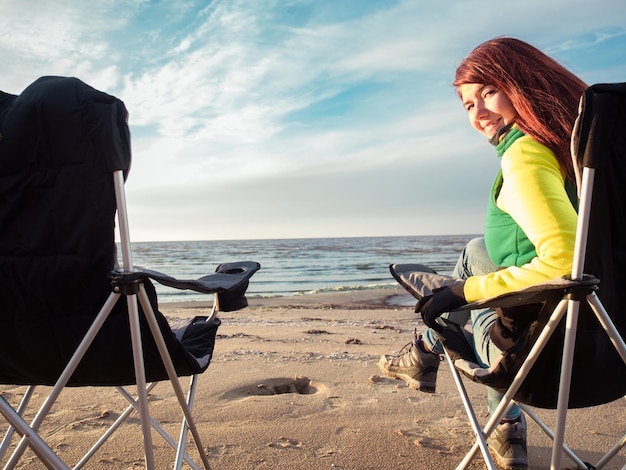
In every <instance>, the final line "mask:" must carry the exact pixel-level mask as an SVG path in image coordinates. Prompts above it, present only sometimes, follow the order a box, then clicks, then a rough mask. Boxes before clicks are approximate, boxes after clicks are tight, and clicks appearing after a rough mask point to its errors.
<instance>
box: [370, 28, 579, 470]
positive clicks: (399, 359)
mask: <svg viewBox="0 0 626 470" xmlns="http://www.w3.org/2000/svg"><path fill="white" fill-rule="evenodd" d="M454 86H455V87H456V90H457V93H458V95H459V97H460V98H461V101H462V103H463V106H464V107H465V109H466V111H467V113H468V117H469V121H470V124H471V125H472V127H473V128H474V129H475V130H476V131H477V132H479V133H481V134H482V135H484V136H485V137H486V138H487V139H489V141H490V142H491V143H492V144H493V145H495V147H496V151H497V154H498V156H499V157H500V160H501V169H500V172H499V173H498V175H497V177H496V179H495V181H494V184H493V187H492V191H491V197H490V200H489V205H488V209H487V216H486V220H485V229H484V237H483V238H479V239H475V240H472V241H471V242H470V243H468V245H467V246H466V247H465V249H464V251H463V253H462V255H461V257H460V259H459V261H458V263H457V265H456V267H455V269H454V272H453V275H454V276H457V277H459V278H460V279H462V280H463V281H464V282H461V283H459V284H456V285H454V286H453V287H447V288H444V289H442V290H440V291H438V292H436V293H435V294H434V295H432V296H430V297H425V298H424V299H422V300H421V301H420V302H419V303H418V306H417V310H418V311H420V312H421V313H422V318H423V319H424V322H425V323H426V324H427V325H428V326H429V327H430V328H428V329H427V330H426V331H425V332H424V333H423V334H422V335H420V336H417V335H416V338H415V340H414V341H413V342H411V343H410V344H408V345H407V346H405V347H404V348H403V349H402V350H401V351H400V352H399V353H397V354H395V355H385V356H382V357H381V359H380V362H379V367H380V369H381V371H382V372H383V373H385V374H386V375H389V376H391V377H394V378H399V379H402V380H404V381H406V382H407V384H408V385H409V386H410V387H412V388H415V389H417V390H422V391H427V392H434V390H435V383H436V374H437V368H438V366H439V354H440V353H441V352H442V347H441V345H440V344H439V342H438V340H437V336H436V334H435V332H434V331H433V328H432V326H435V327H436V325H437V323H436V322H437V318H438V317H440V316H444V317H447V318H448V319H449V320H451V321H455V322H457V323H459V324H462V325H464V324H465V323H466V322H467V321H468V320H469V319H470V317H471V320H472V331H473V339H474V346H475V350H476V353H477V355H478V357H479V358H480V360H481V361H482V362H483V366H485V367H487V366H488V365H489V364H490V363H491V362H492V361H494V360H495V359H496V358H497V357H498V356H500V355H501V353H502V351H504V350H506V349H508V347H510V346H511V345H512V344H513V343H514V342H515V339H516V338H517V337H518V336H519V334H520V332H521V331H523V330H524V329H525V327H526V326H527V325H528V323H530V322H531V321H532V320H533V318H525V317H524V316H523V315H522V316H517V317H515V318H510V317H506V316H498V314H496V312H495V311H494V310H492V309H485V310H474V311H472V312H471V314H470V313H469V312H453V313H445V312H448V311H449V310H453V309H455V308H458V307H460V306H461V305H464V304H466V303H468V302H473V301H476V300H479V299H483V298H488V297H493V296H495V295H499V294H503V293H506V292H511V291H514V290H517V289H519V288H522V287H526V286H529V285H532V284H536V283H538V282H542V281H547V280H550V279H554V278H557V277H561V276H563V275H566V274H569V273H571V269H572V259H573V253H574V240H575V236H576V219H577V214H576V192H575V188H576V185H575V179H574V178H575V177H574V169H573V165H572V161H571V156H570V150H569V145H570V136H571V133H572V128H573V124H574V121H575V119H576V115H577V112H578V103H579V99H580V96H581V95H582V93H583V91H584V90H585V89H586V88H587V85H586V84H585V83H584V82H583V81H581V80H580V79H579V78H577V77H576V76H575V75H573V74H572V73H571V72H569V71H568V70H566V69H565V68H564V67H563V66H561V65H560V64H559V63H557V62H556V61H554V60H553V59H551V58H550V57H548V56H547V55H545V54H544V53H542V52H541V51H539V50H538V49H536V48H535V47H533V46H531V45H529V44H527V43H525V42H523V41H520V40H517V39H513V38H496V39H492V40H490V41H487V42H485V43H483V44H481V45H479V46H478V47H476V48H475V49H474V50H473V51H472V52H471V53H470V54H469V56H468V57H467V58H466V59H465V60H463V61H462V62H461V64H460V66H459V67H458V68H457V70H456V77H455V81H454ZM487 398H488V406H489V411H490V412H493V411H494V410H495V407H496V406H497V404H498V402H499V401H500V398H501V394H499V393H498V392H497V391H495V390H493V389H489V388H488V393H487ZM488 444H489V446H490V447H491V449H492V451H493V452H494V454H495V455H496V457H497V460H498V461H499V462H500V464H501V465H504V466H508V467H525V466H527V463H528V459H527V453H526V425H525V420H524V417H523V415H522V414H521V410H520V409H519V407H518V406H517V405H514V406H513V407H512V408H511V409H510V410H509V411H508V413H507V414H506V416H505V417H504V419H503V420H502V421H501V423H500V425H499V426H498V427H497V428H496V430H495V431H494V433H492V435H491V436H490V438H489V440H488Z"/></svg>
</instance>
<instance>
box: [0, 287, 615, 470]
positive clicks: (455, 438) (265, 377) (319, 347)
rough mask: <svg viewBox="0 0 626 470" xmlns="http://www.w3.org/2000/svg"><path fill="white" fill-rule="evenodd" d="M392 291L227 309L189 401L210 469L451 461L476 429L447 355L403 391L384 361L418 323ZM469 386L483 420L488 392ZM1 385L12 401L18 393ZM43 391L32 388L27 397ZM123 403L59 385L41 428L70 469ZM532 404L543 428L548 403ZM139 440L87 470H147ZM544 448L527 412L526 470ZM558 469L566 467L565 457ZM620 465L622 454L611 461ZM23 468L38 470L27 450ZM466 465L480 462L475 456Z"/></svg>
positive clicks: (166, 409) (581, 426) (130, 436)
mask: <svg viewBox="0 0 626 470" xmlns="http://www.w3.org/2000/svg"><path fill="white" fill-rule="evenodd" d="M398 298H405V296H404V294H403V292H402V291H401V289H386V290H379V291H361V292H345V293H335V294H317V295H310V296H299V297H279V298H273V299H250V305H249V307H248V308H246V309H244V310H241V311H239V312H232V313H224V314H221V315H220V318H221V319H222V322H223V324H222V326H221V327H220V330H219V331H218V335H219V340H218V342H217V345H216V348H215V354H214V358H213V361H212V363H211V365H210V367H209V369H208V370H207V371H206V372H205V373H204V374H202V375H201V377H200V380H199V384H198V390H197V396H196V404H195V407H194V415H195V416H196V419H197V424H198V429H199V432H200V435H201V437H202V439H203V444H204V448H205V449H206V451H207V454H208V456H209V459H210V461H211V465H212V468H214V469H228V470H230V469H238V470H239V469H332V468H336V469H449V468H455V466H456V465H457V464H458V463H459V462H460V460H461V459H462V457H463V456H464V455H465V452H466V451H467V450H468V449H469V447H470V446H471V444H472V442H473V438H472V432H471V429H470V427H469V425H468V421H467V419H466V416H465V413H464V411H463V409H462V403H461V400H460V398H459V397H458V394H457V392H456V389H455V386H454V383H453V380H452V377H451V375H450V371H449V369H448V366H447V364H446V363H445V362H442V364H441V368H440V371H439V378H438V383H437V392H436V393H434V394H426V393H422V392H417V391H415V390H412V389H409V388H407V387H406V386H405V384H404V382H402V381H398V380H393V379H389V378H386V377H384V376H383V375H382V374H381V373H380V372H379V370H378V367H377V363H378V359H379V357H380V355H381V354H385V353H392V352H394V351H397V350H399V349H400V348H401V347H402V346H403V345H405V344H406V343H407V342H409V341H410V340H411V338H412V335H413V330H414V328H416V327H417V328H418V329H419V328H423V325H422V324H421V322H419V321H418V319H417V318H416V316H415V314H414V313H413V312H412V308H411V307H398V306H393V305H389V303H390V302H389V300H390V299H391V300H398ZM391 303H397V302H391ZM160 307H161V310H162V311H163V313H164V314H165V315H166V316H167V317H168V318H170V319H171V320H172V321H173V322H174V323H176V322H179V321H180V320H181V319H183V318H189V317H193V316H194V315H197V314H202V313H206V312H205V310H204V309H205V307H206V305H205V304H204V303H198V302H189V303H179V304H163V305H161V306H160ZM183 384H184V386H185V387H186V386H187V379H184V380H183ZM467 388H468V392H469V394H470V396H471V397H472V400H474V402H475V403H478V409H479V410H480V416H479V419H481V420H483V422H484V420H485V419H486V414H485V413H484V411H483V410H484V406H483V405H482V404H483V403H484V400H485V398H484V397H485V392H484V388H483V387H481V386H479V385H477V384H472V383H467ZM0 390H1V391H2V395H3V396H4V397H5V398H6V399H7V400H8V401H9V402H12V403H14V402H15V400H16V397H17V395H18V392H21V391H22V390H23V388H22V387H9V386H2V387H0ZM44 392H46V393H47V390H46V388H44V387H42V388H40V389H38V391H37V392H36V396H35V397H34V398H33V402H35V403H37V402H38V401H41V396H42V395H43V394H44ZM123 405H124V402H123V400H122V399H120V398H119V397H118V396H117V395H116V392H115V391H114V390H112V389H97V388H81V389H69V390H66V391H64V392H63V394H62V395H61V397H60V401H59V403H58V404H56V405H55V407H54V408H53V410H52V412H51V414H50V416H49V417H48V418H47V419H46V421H45V422H44V425H43V426H42V430H41V434H42V435H43V436H45V437H46V439H47V440H48V442H49V443H50V445H51V446H52V447H53V448H54V449H55V450H56V451H57V452H58V453H59V455H60V456H61V457H62V458H63V459H64V460H65V461H66V462H67V463H68V464H69V465H73V464H75V463H76V462H77V460H78V459H79V458H80V455H82V454H81V451H82V452H84V451H85V450H86V449H88V448H89V447H90V446H91V444H92V442H93V441H94V440H95V439H96V438H97V436H98V435H99V433H101V432H102V431H103V429H105V426H106V425H109V424H110V423H112V422H113V421H114V420H115V418H116V417H117V416H118V414H119V407H120V406H123ZM625 405H626V401H625V400H619V401H617V402H614V403H611V404H609V405H605V406H603V407H598V408H592V409H585V410H572V411H570V413H569V417H568V432H567V435H566V442H567V443H568V444H569V446H570V447H571V448H572V449H573V450H574V451H575V452H577V453H578V454H579V455H580V456H581V457H582V458H583V459H585V460H587V461H591V462H596V461H597V460H598V458H599V457H600V456H601V455H602V453H603V452H605V451H606V450H607V449H608V448H609V447H610V446H611V445H613V443H615V442H616V441H617V440H618V439H619V438H620V436H622V434H623V433H624V432H626V425H625V423H626V419H625V418H626V413H625V411H626V407H625ZM150 407H151V410H152V412H153V414H154V415H155V417H156V418H157V419H159V420H161V421H163V422H165V423H167V424H166V427H167V428H168V429H171V430H172V431H171V432H172V433H173V435H174V436H177V431H175V430H174V429H175V427H174V426H175V424H176V423H177V422H178V421H179V419H180V418H179V416H180V413H179V411H178V410H177V409H176V407H175V402H174V396H173V393H172V391H171V387H170V385H169V384H168V383H164V384H160V385H159V386H158V387H157V388H156V389H155V390H154V391H153V392H152V394H151V398H150ZM538 413H539V415H540V416H542V417H543V418H544V419H546V421H547V422H548V423H549V424H550V423H551V420H552V419H553V416H554V412H552V411H549V410H539V411H538ZM0 428H1V429H0V430H4V429H5V428H6V425H2V426H0ZM153 434H154V433H153ZM153 440H154V448H155V455H156V460H157V468H159V469H161V468H171V466H172V462H173V459H174V453H173V451H171V450H170V449H169V447H168V446H167V445H166V444H165V443H164V441H163V440H162V439H161V438H160V437H159V436H158V435H156V434H154V437H153ZM141 445H142V440H141V434H140V426H139V423H138V420H137V419H136V418H131V420H130V421H129V422H128V423H127V424H125V425H123V426H122V427H121V428H120V429H119V430H118V433H117V434H115V435H114V436H113V437H111V439H110V440H109V441H108V442H107V443H106V444H105V445H104V447H103V448H102V449H100V450H99V451H98V452H97V453H96V454H95V455H94V456H93V457H92V459H91V460H90V462H89V463H88V464H87V466H86V468H93V469H118V468H119V469H139V468H143V451H142V447H141ZM549 445H550V443H549V441H548V439H547V437H546V436H545V435H544V434H543V432H542V431H541V430H540V429H539V428H538V427H537V426H536V425H535V424H534V423H532V422H530V421H529V430H528V446H529V459H530V468H531V469H542V468H548V467H549V461H550V448H549ZM190 454H191V455H195V454H196V451H195V450H194V449H193V448H191V449H190ZM5 462H6V458H5V459H3V460H2V461H1V462H0V463H2V465H4V463H5ZM562 464H563V468H573V467H574V465H573V462H572V461H571V460H570V459H569V458H567V457H563V462H562ZM625 464H626V452H625V451H624V450H622V451H621V452H620V453H619V454H618V456H617V457H616V458H615V459H614V460H613V463H612V464H611V465H609V466H608V467H606V468H622V466H624V465H625ZM17 468H28V469H38V468H44V467H43V466H42V465H41V464H40V463H39V462H38V461H37V459H36V458H35V456H34V455H33V454H31V453H30V452H29V451H28V452H27V453H26V454H25V456H24V458H23V461H22V463H21V464H20V466H18V467H17ZM470 468H484V464H483V461H482V458H481V457H480V456H479V457H477V458H475V460H474V462H473V463H472V465H471V467H470Z"/></svg>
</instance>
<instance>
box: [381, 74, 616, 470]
mask: <svg viewBox="0 0 626 470" xmlns="http://www.w3.org/2000/svg"><path fill="white" fill-rule="evenodd" d="M572 157H573V159H574V165H575V168H576V170H577V186H578V193H579V214H578V228H577V236H576V247H575V255H574V260H573V270H572V274H571V276H570V277H567V278H563V279H555V280H553V281H550V282H546V283H544V284H540V285H535V286H531V287H528V288H526V289H523V290H520V291H516V292H513V293H509V294H506V295H502V296H499V297H496V298H492V299H485V300H480V301H478V302H475V303H472V304H469V305H465V306H464V307H462V310H471V309H475V308H484V307H492V308H498V307H500V308H502V309H510V308H520V307H523V306H529V305H532V306H534V307H536V308H534V311H535V312H537V314H536V319H535V321H534V322H532V324H531V325H530V326H529V327H528V329H527V330H526V331H525V334H524V335H522V337H521V338H520V339H519V340H518V341H517V342H516V344H515V345H514V346H513V347H511V348H510V349H509V350H507V351H506V352H505V353H504V354H503V356H502V358H501V360H500V361H499V362H498V363H497V364H493V365H492V366H491V367H490V368H489V369H483V368H481V367H480V366H479V365H478V363H479V361H478V360H477V359H476V357H475V354H474V351H473V349H472V347H471V346H470V344H469V343H468V341H467V337H466V333H465V331H464V330H463V329H462V328H461V327H459V326H458V325H456V324H454V323H452V322H447V323H446V326H445V327H444V328H443V329H442V332H441V340H442V342H443V345H444V350H445V354H446V357H447V359H448V361H449V363H450V368H451V370H452V372H453V376H454V378H455V382H456V384H457V387H458V389H459V392H460V394H461V398H462V400H463V403H464V406H465V408H466V411H467V413H468V417H469V419H470V422H471V425H472V427H473V429H474V433H475V435H476V438H477V442H476V443H475V444H474V446H473V447H472V449H471V451H470V452H469V453H468V454H467V456H466V458H465V459H464V460H463V461H462V462H461V464H460V465H459V468H465V467H466V466H467V465H468V464H469V462H470V461H471V459H472V458H473V457H474V455H475V454H476V452H477V450H478V449H479V448H480V450H481V452H482V454H483V457H484V459H485V462H487V465H488V466H489V467H490V468H493V461H492V459H491V457H490V455H489V452H488V450H487V444H486V441H485V439H486V436H489V435H490V434H491V432H492V431H493V430H494V429H495V427H496V426H497V424H498V423H499V421H500V419H501V418H502V416H504V413H505V412H506V410H507V408H508V406H509V405H510V402H511V400H515V401H516V402H517V403H519V404H520V407H521V408H522V409H523V410H524V411H525V412H526V413H527V414H528V415H529V416H530V417H531V418H533V420H535V421H536V422H537V423H538V424H539V425H540V427H541V428H542V429H543V430H544V431H546V433H547V434H548V435H549V436H550V437H552V438H553V440H554V442H553V448H552V463H551V465H552V467H551V468H553V469H557V468H560V462H561V457H562V453H563V452H562V450H563V451H564V452H565V453H567V455H568V456H569V457H571V458H572V459H573V460H574V462H576V464H577V465H578V466H579V467H580V468H589V465H588V464H587V463H585V462H583V461H582V460H581V459H580V458H578V457H577V456H576V455H575V454H574V453H573V452H572V451H571V450H570V449H569V448H567V446H565V445H564V443H563V441H564V433H565V423H566V418H567V410H568V408H582V407H588V406H594V405H600V404H606V403H609V402H611V401H614V400H616V399H618V398H621V397H623V396H624V395H625V394H626V381H625V380H624V377H625V376H626V345H625V344H624V340H623V338H624V336H625V333H626V314H625V313H626V297H624V295H622V293H621V290H623V287H621V286H623V285H624V281H625V280H626V279H625V277H626V192H625V189H624V181H625V180H626V83H620V84H598V85H594V86H592V87H590V88H589V89H587V90H586V92H585V93H584V95H583V96H582V98H581V105H580V112H579V116H578V118H577V121H576V124H575V128H574V132H573V135H572ZM390 269H391V273H392V275H393V276H394V278H395V279H396V280H397V281H398V282H399V283H400V284H401V285H402V286H403V287H404V288H405V289H407V290H408V291H409V292H410V293H412V294H413V295H414V296H415V297H416V298H418V299H419V298H421V297H423V296H424V295H429V294H430V293H431V292H432V290H434V289H435V288H437V287H440V286H442V285H446V284H448V283H451V282H454V279H453V278H450V277H447V276H439V275H437V274H436V273H434V272H433V271H432V270H430V269H428V268H427V267H425V266H422V265H392V266H391V267H390ZM584 273H590V274H589V275H587V274H584ZM459 371H460V372H461V373H462V374H463V375H464V376H466V377H468V378H470V379H471V380H473V381H475V382H479V383H482V384H485V385H489V386H491V387H493V388H496V389H499V390H501V391H502V392H503V393H504V397H503V399H502V401H501V403H500V405H499V407H498V408H497V410H496V411H495V412H494V413H493V414H492V416H491V417H490V419H489V421H488V422H487V424H486V425H485V427H484V429H481V428H480V426H479V425H478V422H477V419H476V415H475V413H474V411H473V408H472V406H471V403H470V402H469V398H468V395H467V393H466V392H465V388H464V385H463V382H462V380H461V377H460V375H459ZM590 385H592V386H590ZM531 406H534V407H540V408H550V409H556V410H557V414H556V426H555V432H554V433H552V431H551V430H550V429H549V428H548V427H547V426H546V425H545V424H544V423H542V422H541V420H540V419H539V418H538V417H537V415H536V414H535V413H534V412H533V411H532V409H531V408H530V407H531ZM625 444H626V435H625V436H624V437H623V438H622V439H621V440H620V441H619V442H618V443H617V444H616V445H615V446H614V447H612V448H611V449H610V450H609V451H608V452H607V453H606V454H605V455H604V457H602V458H601V459H600V460H599V461H598V462H597V463H596V464H595V465H594V466H593V468H601V467H603V466H604V465H606V463H607V462H608V461H609V460H610V459H611V458H613V457H614V456H615V455H616V454H617V452H619V450H620V449H621V447H623V446H624V445H625Z"/></svg>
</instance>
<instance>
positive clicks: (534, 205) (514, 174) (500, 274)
mask: <svg viewBox="0 0 626 470" xmlns="http://www.w3.org/2000/svg"><path fill="white" fill-rule="evenodd" d="M501 169H502V177H503V183H502V187H501V189H500V192H499V194H498V195H497V199H496V205H497V207H498V208H500V209H501V210H503V211H504V212H506V213H508V214H509V215H510V216H511V217H512V218H513V220H515V222H516V223H517V225H519V227H520V228H521V229H522V230H523V231H524V233H525V234H526V236H527V237H528V239H529V240H530V242H531V243H532V244H533V245H534V247H535V251H536V253H537V256H536V257H535V258H533V259H532V260H531V261H530V262H528V263H527V264H524V265H523V266H520V267H518V266H511V267H507V268H504V269H501V270H499V271H496V272H494V273H490V274H487V275H485V276H472V277H470V278H468V279H467V280H466V283H465V289H464V293H465V298H466V299H467V301H468V302H474V301H476V300H480V299H484V298H488V297H493V296H496V295H500V294H504V293H506V292H511V291H514V290H517V289H520V288H523V287H527V286H530V285H533V284H537V283H539V282H543V281H547V280H550V279H554V278H558V277H562V276H564V275H566V274H570V273H571V269H572V259H573V254H574V241H575V238H576V221H577V214H576V210H575V209H574V207H573V206H572V203H571V202H570V200H569V198H568V195H567V192H566V191H565V181H564V176H563V174H562V172H561V169H560V166H559V163H558V161H557V159H556V157H555V155H554V153H553V152H552V151H551V150H550V149H548V148H547V147H546V146H544V145H542V144H540V143H538V142H536V141H535V140H533V139H532V138H531V137H529V136H522V137H519V138H518V139H517V140H515V142H513V143H512V144H511V146H510V147H509V148H508V149H507V150H506V151H505V152H504V154H503V155H502V159H501Z"/></svg>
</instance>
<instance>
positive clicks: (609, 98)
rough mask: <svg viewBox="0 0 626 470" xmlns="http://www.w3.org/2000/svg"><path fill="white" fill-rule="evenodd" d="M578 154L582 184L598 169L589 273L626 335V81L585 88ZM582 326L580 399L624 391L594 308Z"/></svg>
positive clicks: (575, 138) (621, 372)
mask: <svg viewBox="0 0 626 470" xmlns="http://www.w3.org/2000/svg"><path fill="white" fill-rule="evenodd" d="M572 157H573V159H574V165H575V169H576V170H577V179H578V187H579V188H580V187H581V185H580V183H581V178H582V172H583V170H584V168H588V169H592V170H593V174H594V176H593V188H592V198H591V207H590V218H589V232H588V236H587V254H586V257H585V272H586V273H589V274H593V275H594V276H595V277H597V278H598V279H599V280H600V285H599V289H598V292H597V294H598V297H599V298H600V300H601V301H602V305H603V306H604V308H605V309H606V310H607V312H608V314H609V316H610V317H611V320H612V321H613V322H614V323H615V326H616V328H617V330H618V331H619V333H620V335H621V336H622V338H624V337H626V296H625V295H624V286H626V83H611V84H597V85H593V86H591V87H589V88H588V89H587V90H586V91H585V93H584V94H583V96H582V98H581V106H580V112H579V117H578V120H577V123H576V126H575V129H574V132H573V135H572ZM583 305H584V306H585V307H586V305H585V304H584V303H583ZM578 328H579V330H580V332H579V334H578V336H577V339H578V341H577V342H578V343H580V344H579V347H578V348H577V355H576V356H575V358H574V361H575V364H574V372H575V374H576V375H575V376H574V378H575V379H576V382H573V384H572V397H573V399H574V402H576V401H581V402H582V401H588V400H589V398H590V397H589V396H588V395H591V396H592V397H593V398H595V399H592V401H597V402H598V403H606V402H609V401H612V400H614V399H617V398H619V397H621V396H624V394H625V393H626V380H624V377H625V376H626V365H625V364H624V363H623V361H622V360H621V358H620V357H619V355H618V354H617V352H616V350H615V348H614V347H613V345H612V344H611V342H610V340H609V338H608V336H607V335H606V333H605V332H604V331H603V330H601V329H600V328H599V324H598V321H597V319H596V318H595V315H593V314H592V312H590V309H588V308H584V309H582V311H581V315H580V320H579V326H578ZM591 384H601V385H600V386H593V387H592V388H593V389H594V390H593V391H592V392H591V393H590V390H589V389H590V387H589V386H590V385H591ZM596 389H598V390H596ZM576 394H579V395H580V396H579V397H577V396H575V395H576Z"/></svg>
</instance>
